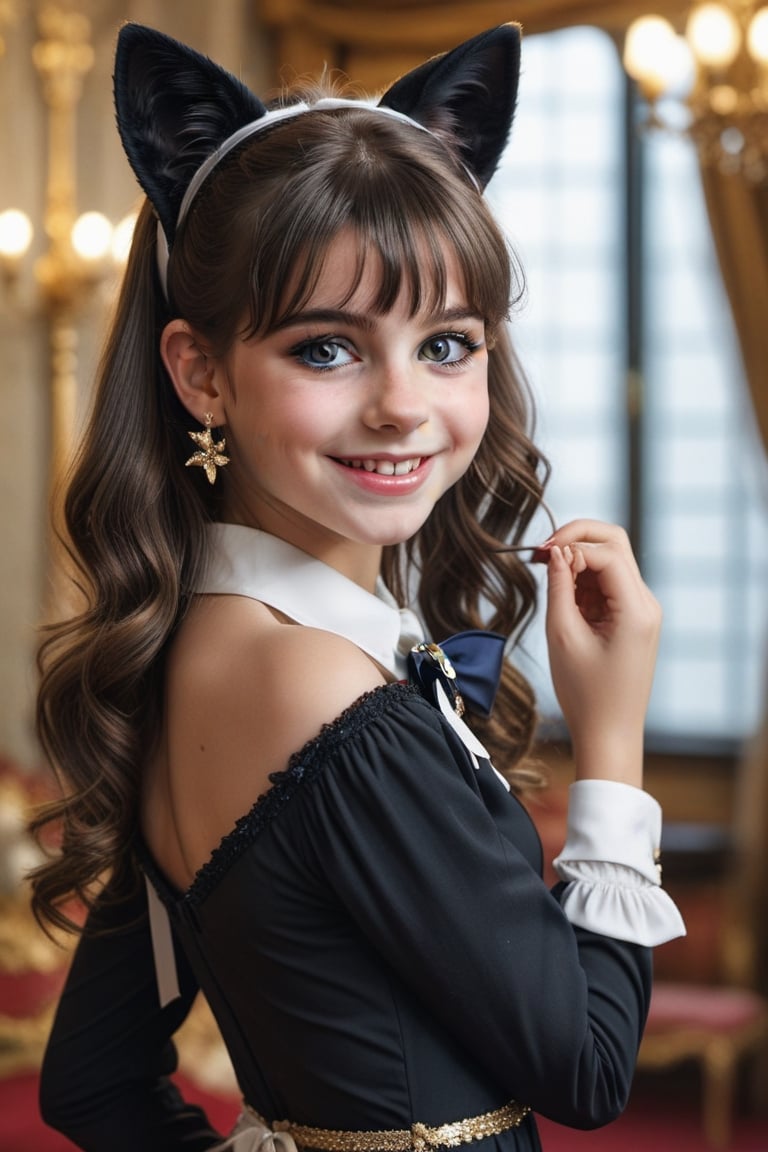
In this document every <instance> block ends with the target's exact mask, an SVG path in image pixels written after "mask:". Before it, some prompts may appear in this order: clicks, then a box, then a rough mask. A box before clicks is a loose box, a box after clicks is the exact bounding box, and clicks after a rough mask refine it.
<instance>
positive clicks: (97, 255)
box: [72, 212, 112, 260]
mask: <svg viewBox="0 0 768 1152" xmlns="http://www.w3.org/2000/svg"><path fill="white" fill-rule="evenodd" d="M111 244H112V225H111V224H110V222H109V220H107V218H106V216H103V215H102V214H101V212H83V214H82V216H78V218H77V220H76V221H75V223H74V226H73V228H72V247H73V248H74V250H75V252H77V254H78V256H81V257H82V258H83V260H101V259H103V258H104V257H105V256H106V255H107V253H108V252H109V250H110V247H111Z"/></svg>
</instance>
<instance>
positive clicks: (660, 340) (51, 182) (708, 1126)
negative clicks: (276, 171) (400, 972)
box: [0, 0, 768, 1152]
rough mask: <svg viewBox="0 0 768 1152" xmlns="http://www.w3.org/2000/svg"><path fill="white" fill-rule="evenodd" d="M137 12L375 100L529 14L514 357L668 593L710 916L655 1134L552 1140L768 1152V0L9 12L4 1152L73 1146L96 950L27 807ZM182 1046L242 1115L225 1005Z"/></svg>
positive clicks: (3, 494)
mask: <svg viewBox="0 0 768 1152" xmlns="http://www.w3.org/2000/svg"><path fill="white" fill-rule="evenodd" d="M648 16H653V17H654V18H655V19H654V20H650V21H649V20H647V19H644V18H646V17H648ZM125 20H137V21H140V22H144V23H148V24H152V25H154V26H155V27H158V28H160V29H162V30H163V31H165V32H168V33H170V34H171V35H175V36H177V37H178V38H180V39H182V40H184V41H186V42H187V43H189V44H191V45H192V46H194V47H195V48H197V49H198V50H200V51H203V52H206V53H209V54H210V55H211V56H212V57H214V58H215V59H216V60H218V61H220V62H221V63H223V64H224V65H225V66H226V67H228V68H230V69H231V70H232V71H234V72H236V73H237V74H239V75H240V76H241V77H242V78H243V79H244V81H245V82H246V83H247V84H249V85H250V86H251V87H252V88H254V89H255V90H256V91H257V92H259V93H260V94H262V95H264V94H266V93H269V92H270V91H272V92H277V91H278V90H279V85H280V82H281V80H282V79H286V78H288V79H290V78H292V77H293V76H295V75H304V74H308V75H317V74H318V73H319V72H321V71H322V70H323V68H326V67H327V68H330V69H332V70H338V71H340V72H343V73H344V74H346V75H347V76H348V77H349V78H350V79H351V80H352V81H353V82H354V84H355V85H356V86H358V88H360V89H362V90H364V91H367V92H369V93H375V92H376V91H377V90H378V89H379V88H381V87H383V86H384V85H385V84H386V83H388V82H389V81H391V80H392V79H393V78H394V77H396V76H397V75H399V74H401V73H402V72H403V71H405V70H406V69H408V68H410V67H412V66H414V65H415V64H417V63H418V62H419V61H421V60H422V59H424V58H425V57H427V56H429V55H432V54H434V53H436V52H439V51H442V50H444V49H446V48H449V47H451V46H453V45H454V44H455V43H457V42H458V41H460V40H462V39H464V38H466V37H468V36H470V35H472V34H473V33H475V32H478V31H480V30H482V29H483V28H485V27H488V26H490V25H492V24H495V23H501V22H503V21H505V20H519V21H521V22H522V24H523V27H524V32H525V41H524V57H523V59H524V65H523V77H522V83H521V90H520V98H519V112H518V118H517V123H516V125H515V129H514V133H513V137H512V141H511V144H510V147H509V149H508V154H507V155H506V156H505V159H504V162H503V164H502V165H501V167H500V169H499V171H498V173H497V175H496V176H495V177H494V179H493V181H492V182H491V185H490V187H489V191H488V195H489V197H490V199H491V200H492V202H493V204H494V207H495V209H496V211H497V214H498V215H499V217H500V219H501V220H502V222H503V225H504V227H505V229H506V232H507V234H508V236H509V239H510V243H511V245H512V247H513V249H514V251H515V253H516V254H517V256H518V257H519V260H520V263H521V266H522V269H523V273H524V277H525V292H524V294H523V296H522V297H521V299H520V301H519V302H518V303H517V304H516V306H515V308H514V310H513V313H512V317H511V325H512V333H513V339H514V340H515V341H516V343H517V346H518V348H519V351H520V354H521V357H522V360H523V364H524V366H525V368H526V371H527V374H528V376H529V379H530V382H531V387H532V389H533V392H534V393H535V396H536V400H537V405H538V412H539V420H538V435H539V439H540V441H541V443H542V444H543V446H544V448H545V451H546V452H547V453H548V455H549V458H550V460H551V463H552V469H553V472H552V481H551V485H550V489H549V496H548V502H549V505H550V507H551V510H552V513H553V515H554V517H555V519H556V520H557V521H558V522H559V523H561V522H563V521H565V520H567V519H570V518H571V517H573V516H577V515H578V516H582V515H583V516H591V517H598V518H604V519H610V520H616V521H619V522H621V523H623V524H624V525H625V526H626V528H627V529H628V531H629V532H630V535H631V537H632V540H633V543H634V546H635V549H636V552H637V555H638V557H639V559H640V563H641V566H642V568H643V571H644V574H645V576H646V579H647V580H648V582H649V583H650V585H651V587H652V588H653V590H654V592H655V593H656V595H657V597H658V599H659V600H660V601H661V603H662V606H663V608H664V614H665V622H664V632H663V640H662V646H661V653H660V659H659V665H658V673H657V677H656V683H655V688H654V693H653V698H652V702H651V708H650V713H649V717H648V731H647V786H648V789H649V790H650V791H651V792H652V793H653V794H654V795H655V796H656V797H657V798H658V799H659V801H660V802H661V803H662V805H663V807H664V812H665V821H666V829H665V838H664V843H663V849H664V874H665V882H666V884H667V886H668V887H669V889H670V890H671V891H672V893H673V895H674V896H675V898H676V899H677V900H678V901H679V903H680V905H681V907H682V909H683V912H684V915H685V916H686V919H687V922H688V926H689V934H688V937H687V938H686V939H684V940H681V941H677V942H674V943H673V944H671V945H668V946H667V947H665V948H663V949H661V950H660V951H659V953H658V958H657V976H658V994H657V997H656V1000H655V1002H654V1006H653V1008H652V1014H651V1022H650V1026H649V1031H648V1035H647V1037H646V1040H645V1041H644V1045H643V1049H642V1051H641V1060H640V1071H639V1072H638V1081H637V1087H636V1103H635V1100H634V1098H633V1105H632V1106H631V1107H630V1114H629V1116H628V1117H627V1121H626V1122H627V1124H629V1123H630V1122H632V1123H634V1125H635V1127H634V1128H633V1129H632V1130H630V1128H629V1127H624V1128H621V1130H620V1131H619V1125H624V1124H625V1121H624V1120H622V1121H620V1122H619V1125H617V1126H616V1128H615V1132H614V1135H611V1134H610V1133H604V1134H600V1135H599V1136H594V1137H591V1138H587V1137H584V1136H581V1135H579V1136H571V1135H568V1134H565V1137H564V1136H563V1134H562V1133H559V1132H556V1131H555V1128H554V1126H548V1127H546V1128H545V1134H546V1137H547V1139H546V1140H545V1148H547V1149H552V1150H553V1152H559V1149H574V1150H578V1149H580V1148H582V1147H584V1148H587V1147H590V1148H596V1149H602V1148H604V1149H610V1148H616V1149H618V1148H621V1149H625V1150H627V1152H631V1150H632V1149H633V1148H634V1147H637V1148H640V1147H649V1146H650V1145H651V1143H653V1145H654V1146H655V1148H656V1149H657V1152H664V1150H665V1149H666V1148H667V1147H669V1148H672V1146H673V1145H674V1147H675V1148H676V1149H677V1150H678V1152H682V1150H684V1149H686V1148H691V1149H693V1148H708V1147H712V1148H720V1149H728V1148H731V1149H733V1150H736V1149H738V1152H748V1150H749V1152H758V1150H762V1152H765V1150H767V1149H768V1120H766V1117H765V1114H763V1116H762V1118H761V1117H760V1105H761V1104H763V1105H765V1104H766V1102H768V1006H767V1005H768V915H767V913H768V896H767V895H766V881H767V880H768V847H767V845H768V727H767V719H766V707H767V704H768V689H767V680H766V663H767V655H768V653H767V652H766V639H767V626H768V468H767V467H766V444H767V443H768V6H766V7H764V6H762V5H761V4H760V3H759V2H753V0H720V2H719V3H718V4H709V3H708V4H701V3H691V2H690V0H688V2H686V0H680V2H677V0H615V2H612V0H513V2H510V3H506V2H504V3H502V2H500V0H460V2H459V0H456V2H454V0H389V2H387V0H379V2H376V0H216V2H209V0H132V2H129V0H79V2H78V0H40V2H33V0H28V2H25V0H0V277H1V280H2V282H1V283H0V341H1V344H0V347H1V348H2V383H1V384H0V388H1V389H2V392H1V395H2V401H3V403H2V419H1V420H0V531H1V532H2V536H1V539H2V545H1V546H0V589H1V590H2V595H1V596H0V638H1V642H0V1097H1V1098H2V1100H3V1104H2V1106H1V1107H0V1152H31V1150H32V1149H34V1152H48V1150H49V1149H50V1150H51V1152H54V1150H55V1149H64V1148H65V1147H67V1145H66V1144H65V1143H62V1142H61V1141H59V1142H56V1141H55V1140H54V1139H53V1137H51V1138H50V1142H46V1141H47V1139H48V1138H47V1137H45V1136H44V1135H43V1134H42V1130H41V1128H40V1127H39V1122H38V1121H37V1120H36V1116H35V1103H34V1076H35V1070H36V1068H37V1065H38V1063H39V1059H40V1055H41V1052H42V1046H43V1044H44V1040H45V1035H46V1032H47V1028H48V1027H49V1024H50V1013H51V1005H52V1002H53V999H54V997H55V992H56V989H57V988H58V987H59V985H60V981H61V979H62V975H63V972H64V971H65V970H66V963H67V956H68V951H67V949H66V948H64V949H61V948H56V947H54V946H53V945H51V944H50V943H49V942H48V941H46V939H45V938H44V937H43V936H42V935H41V933H40V932H39V931H38V929H37V928H36V927H35V926H34V924H33V922H32V921H31V918H30V916H29V913H28V909H27V897H26V891H25V888H24V883H23V880H22V877H23V873H24V871H25V869H26V868H27V867H28V866H29V865H30V863H33V862H34V859H35V848H34V846H33V845H32V844H31V843H30V842H29V840H28V838H27V837H26V836H25V834H24V829H23V822H24V819H25V816H26V814H27V813H28V812H29V810H30V807H31V806H32V805H34V804H35V803H36V802H37V801H38V800H39V799H40V798H41V797H44V796H45V794H46V791H47V789H48V788H49V787H50V781H49V780H48V778H47V776H46V774H45V772H44V770H43V767H42V764H41V760H40V756H39V752H38V749H37V746H36V742H35V737H34V691H35V650H36V646H37V640H38V628H39V625H40V624H41V623H42V622H44V621H45V620H46V619H50V618H51V617H52V616H53V615H56V614H57V613H60V612H62V611H66V604H67V598H66V590H65V582H64V581H63V580H62V578H61V573H62V570H63V557H62V554H61V551H60V549H59V548H58V547H57V546H56V545H55V543H54V542H53V537H52V534H51V530H50V520H51V518H50V515H49V508H50V506H51V503H52V497H53V506H54V508H55V506H56V500H55V493H56V490H57V485H58V484H59V483H60V481H61V478H62V476H63V474H64V472H65V470H66V467H67V462H68V459H69V457H70V454H71V451H72V447H73V444H74V443H75V441H76V438H77V434H78V430H79V428H80V427H81V424H82V421H83V419H84V417H85V415H86V413H87V410H88V404H89V399H90V382H91V380H92V377H93V374H94V369H95V365H96V362H97V360H98V356H99V353H100V347H101V342H102V339H103V337H104V334H105V330H106V324H107V318H108V315H109V310H110V307H111V302H112V299H113V296H114V291H115V286H116V284H117V281H118V278H119V274H120V268H121V264H122V261H123V260H124V258H125V250H126V237H129V236H130V228H131V221H132V217H133V213H135V211H136V208H137V205H138V196H137V190H136V185H135V182H134V179H133V176H132V174H131V173H130V170H129V168H128V164H127V161H126V160H125V159H124V156H123V153H122V149H121V147H120V145H119V142H118V138H117V133H116V131H115V127H114V121H113V113H112V96H111V68H112V58H113V51H114V42H115V37H116V33H117V30H118V28H119V26H120V24H121V23H122V22H123V21H125ZM540 528H541V532H542V535H546V534H548V531H549V529H548V526H547V524H546V523H545V522H544V521H542V523H541V525H540ZM517 658H518V659H520V660H521V661H522V662H523V664H524V666H525V669H526V672H527V673H528V675H529V676H530V677H531V678H532V680H533V681H534V683H535V685H536V687H537V690H538V693H539V698H540V701H541V712H542V727H541V749H540V751H541V755H542V757H543V758H544V759H545V761H546V762H547V764H548V767H549V771H550V775H551V780H552V786H551V789H550V790H549V791H548V793H547V794H546V795H545V796H544V798H542V799H537V800H536V802H535V804H533V805H532V809H531V810H532V814H533V816H534V819H535V820H536V821H537V823H538V826H539V828H540V831H541V833H542V836H543V839H544V841H545V847H546V850H547V853H548V858H550V859H551V857H552V856H554V855H555V853H556V850H557V847H558V841H559V838H560V837H561V835H562V828H563V812H564V804H565V798H564V794H565V791H566V789H567V786H568V782H569V780H570V778H571V767H570V763H569V758H568V747H567V742H566V741H565V739H564V733H563V730H562V727H561V725H560V723H559V718H558V714H557V707H556V702H555V701H554V698H553V694H552V690H551V684H550V682H549V678H548V674H547V670H546V659H545V649H544V644H543V633H542V627H541V620H540V619H538V620H537V621H535V623H534V625H533V627H532V628H531V630H530V632H529V633H528V635H527V637H526V641H525V645H524V650H523V651H522V652H521V653H520V654H519V656H518V657H517ZM180 1050H181V1059H182V1071H183V1075H184V1077H185V1079H186V1080H187V1082H188V1083H189V1084H191V1085H192V1089H193V1091H199V1092H201V1093H210V1094H212V1097H211V1098H212V1100H213V1103H212V1107H213V1108H214V1109H219V1108H220V1109H222V1110H223V1115H225V1116H228V1115H229V1112H230V1111H231V1109H232V1108H233V1107H234V1099H235V1090H234V1086H233V1085H232V1083H231V1077H230V1075H229V1072H228V1066H227V1062H226V1058H225V1057H224V1056H223V1053H222V1052H221V1048H220V1045H219V1044H218V1041H217V1037H216V1034H215V1030H214V1029H213V1026H212V1023H211V1021H210V1018H209V1017H208V1015H207V1013H206V1011H205V1008H204V1006H201V1008H200V1011H199V1012H198V1013H197V1014H196V1015H195V1017H194V1018H193V1019H192V1021H191V1023H190V1025H188V1026H187V1029H186V1032H185V1034H184V1036H183V1037H182V1039H181V1042H180ZM667 1070H669V1074H667ZM670 1084H672V1086H673V1088H672V1091H671V1092H670ZM649 1117H653V1122H654V1123H657V1122H658V1123H659V1125H660V1127H659V1130H658V1131H657V1130H656V1129H654V1130H653V1131H651V1129H647V1130H646V1129H645V1128H643V1124H647V1123H649ZM659 1117H660V1119H658V1118H659ZM678 1120H680V1122H681V1123H683V1122H684V1123H685V1125H687V1127H686V1128H685V1130H684V1131H683V1129H682V1128H681V1129H678V1127H676V1124H677V1122H678ZM633 1133H634V1135H633ZM590 1140H591V1141H593V1142H590ZM633 1140H635V1141H637V1143H635V1144H633V1143H632V1141H633ZM665 1140H667V1141H668V1143H665ZM600 1141H602V1142H600Z"/></svg>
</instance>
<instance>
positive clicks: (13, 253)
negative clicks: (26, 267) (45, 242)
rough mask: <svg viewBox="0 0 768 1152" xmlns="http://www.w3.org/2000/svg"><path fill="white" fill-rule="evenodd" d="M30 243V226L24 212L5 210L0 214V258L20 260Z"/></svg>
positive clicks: (13, 209)
mask: <svg viewBox="0 0 768 1152" xmlns="http://www.w3.org/2000/svg"><path fill="white" fill-rule="evenodd" d="M31 243H32V224H31V222H30V219H29V216H27V214H26V212H20V211H19V209H18V208H7V209H6V210H5V212H0V257H3V256H4V257H6V258H8V259H11V260H14V259H20V258H21V257H22V256H23V255H24V253H25V252H26V251H27V249H28V248H29V246H30V244H31Z"/></svg>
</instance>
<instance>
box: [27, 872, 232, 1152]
mask: <svg viewBox="0 0 768 1152" xmlns="http://www.w3.org/2000/svg"><path fill="white" fill-rule="evenodd" d="M177 966H178V972H179V981H180V987H181V997H180V998H179V999H177V1000H175V1001H174V1002H173V1003H172V1004H169V1005H168V1006H167V1007H166V1008H164V1009H161V1008H160V1006H159V1001H158V993H157V983H156V978H155V968H154V960H153V954H152V945H151V939H150V932H149V925H148V919H147V900H146V891H145V888H144V885H143V884H138V885H137V887H136V892H135V894H133V895H132V896H131V897H130V898H129V899H127V900H121V901H120V902H119V903H110V902H108V901H107V899H106V898H105V897H102V898H101V900H100V901H99V903H98V905H97V907H96V908H95V909H94V911H93V912H92V913H91V915H90V916H89V919H88V923H87V925H86V930H85V933H84V935H83V936H82V938H81V939H80V941H79V943H78V947H77V949H76V952H75V955H74V958H73V961H72V966H71V969H70V973H69V977H68V980H67V983H66V987H65V989H64V993H63V995H62V997H61V1001H60V1004H59V1007H58V1011H57V1014H56V1018H55V1021H54V1025H53V1029H52V1032H51V1036H50V1039H49V1042H48V1048H47V1051H46V1054H45V1059H44V1063H43V1068H42V1074H41V1089H40V1109H41V1113H42V1116H43V1119H44V1120H45V1122H46V1123H47V1124H49V1125H50V1126H51V1127H53V1128H56V1129H58V1130H59V1131H61V1132H63V1133H64V1134H65V1135H66V1136H67V1137H68V1138H69V1139H70V1140H72V1141H73V1143H75V1144H76V1145H77V1146H78V1147H79V1148H82V1149H84V1150H85V1152H105V1150H106V1149H108V1150H109V1152H173V1150H175V1149H179V1150H183V1152H202V1150H203V1149H208V1148H211V1147H213V1146H214V1145H215V1144H216V1142H217V1141H218V1140H220V1139H221V1137H220V1136H219V1134H218V1133H216V1132H215V1131H214V1130H213V1129H212V1128H211V1127H210V1125H209V1124H208V1122H207V1119H206V1117H205V1115H204V1114H203V1113H202V1111H201V1110H200V1109H199V1108H197V1107H191V1106H189V1105H187V1104H186V1103H185V1102H184V1100H183V1099H182V1098H181V1096H180V1094H179V1092H178V1090H177V1089H176V1087H175V1085H174V1084H173V1083H172V1081H171V1080H170V1079H169V1077H170V1075H171V1074H172V1073H173V1072H174V1071H175V1068H176V1050H175V1047H174V1045H173V1042H172V1040H171V1037H172V1035H173V1033H174V1032H175V1031H176V1029H177V1028H178V1027H179V1026H180V1024H181V1023H182V1022H183V1020H184V1018H185V1017H186V1015H187V1013H188V1012H189V1009H190V1007H191V1005H192V1002H193V1000H194V998H195V995H196V993H197V990H198V988H197V984H196V982H195V979H194V977H193V976H192V973H191V971H190V969H189V967H188V965H187V964H186V963H185V961H184V957H183V955H181V954H180V953H179V952H178V950H177Z"/></svg>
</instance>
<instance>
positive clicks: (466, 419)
mask: <svg viewBox="0 0 768 1152" xmlns="http://www.w3.org/2000/svg"><path fill="white" fill-rule="evenodd" d="M489 411H490V407H489V402H488V389H487V387H485V386H483V387H482V388H477V389H473V391H472V394H471V395H470V396H468V397H467V398H466V399H465V402H464V404H462V405H461V407H460V409H459V410H458V411H457V412H456V413H455V414H454V435H455V437H456V443H457V444H460V445H461V447H462V448H464V449H466V450H468V451H470V452H471V453H472V455H473V456H474V454H475V452H476V451H477V449H478V448H479V447H480V442H481V441H482V439H483V436H484V434H485V430H486V428H487V427H488V416H489Z"/></svg>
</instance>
